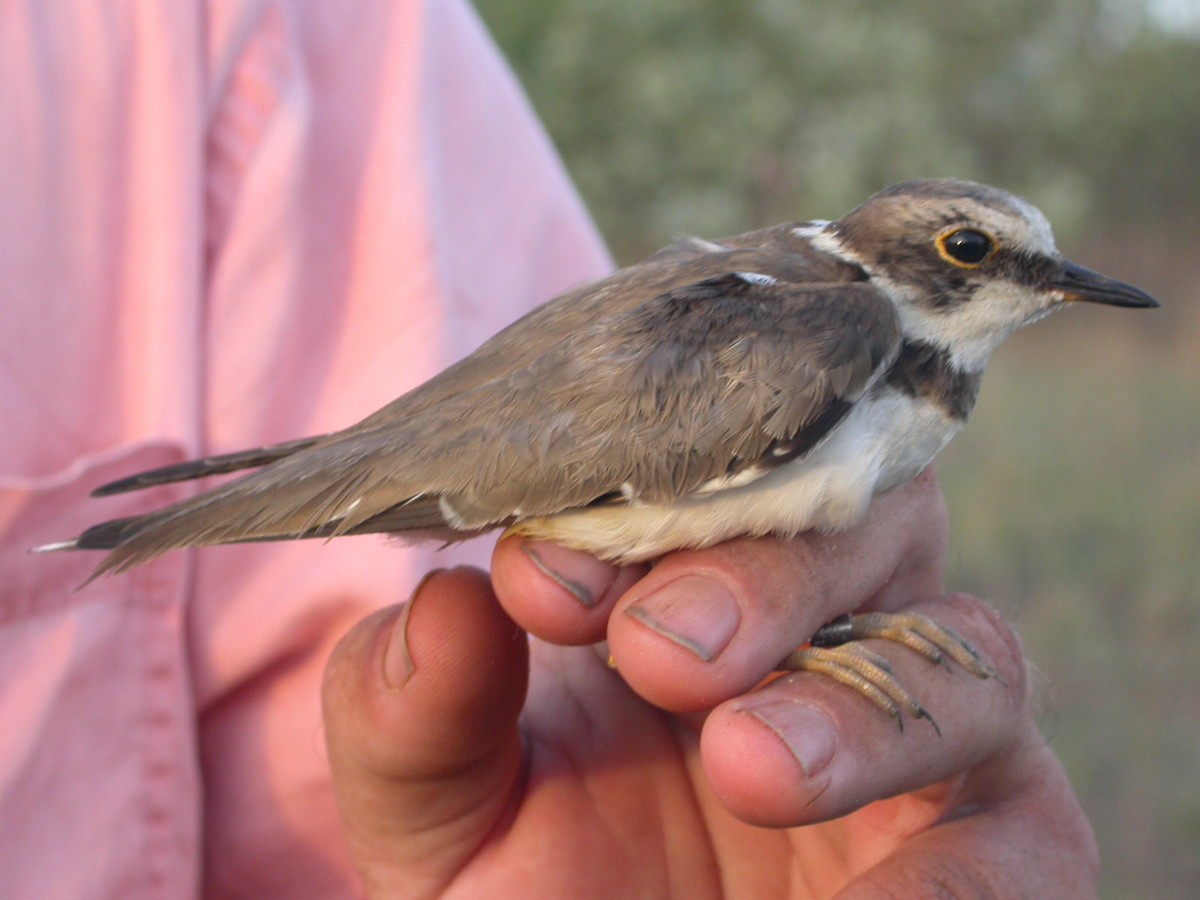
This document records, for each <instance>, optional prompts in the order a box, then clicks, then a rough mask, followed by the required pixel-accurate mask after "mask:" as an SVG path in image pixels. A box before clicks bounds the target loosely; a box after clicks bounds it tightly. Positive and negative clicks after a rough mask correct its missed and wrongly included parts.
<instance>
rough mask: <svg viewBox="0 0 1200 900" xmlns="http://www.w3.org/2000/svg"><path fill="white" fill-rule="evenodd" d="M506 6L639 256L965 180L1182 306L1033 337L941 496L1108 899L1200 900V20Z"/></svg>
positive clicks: (937, 7)
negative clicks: (1026, 664)
mask: <svg viewBox="0 0 1200 900" xmlns="http://www.w3.org/2000/svg"><path fill="white" fill-rule="evenodd" d="M478 3H479V7H480V10H481V12H482V13H483V15H484V18H485V20H486V21H487V22H488V24H489V26H490V27H491V29H492V30H493V33H494V34H495V36H496V37H497V39H498V41H499V43H500V44H501V46H502V47H503V49H504V50H505V52H506V54H507V55H508V57H509V58H510V60H511V61H512V62H513V64H514V66H515V68H516V70H517V72H518V74H519V76H520V77H521V79H522V81H523V83H524V85H525V87H526V89H527V91H528V92H529V94H530V97H531V98H532V100H533V103H534V105H535V107H536V108H537V110H538V112H539V113H540V114H541V116H542V118H543V121H544V122H545V123H546V125H547V127H548V129H549V130H550V132H551V134H552V136H553V137H554V139H555V141H556V143H557V144H558V146H559V149H560V151H561V152H562V154H563V156H564V159H565V160H566V162H567V166H568V168H569V169H570V171H571V173H572V175H573V176H574V177H575V179H576V183H577V184H578V185H579V187H580V190H581V192H582V193H583V195H584V198H585V200H586V201H587V202H588V204H589V206H590V208H591V209H592V211H593V213H594V215H595V216H596V218H597V221H598V222H599V224H600V226H601V229H602V230H603V232H604V233H605V235H606V236H607V238H608V240H609V242H610V246H611V247H612V248H613V251H614V253H615V254H616V255H617V257H618V259H619V260H621V261H622V262H629V261H632V260H633V259H635V258H637V257H639V256H641V255H643V254H645V253H647V252H649V251H651V250H653V249H655V248H656V247H658V246H661V245H662V244H664V243H666V242H667V241H668V240H670V239H672V238H674V237H676V236H678V235H680V234H700V235H704V236H709V237H712V236H719V235H722V234H732V233H736V232H739V231H744V230H747V229H750V228H755V227H759V226H762V225H766V224H770V223H773V222H777V221H785V220H790V219H807V218H818V217H820V218H834V217H836V216H838V215H840V214H841V213H842V212H844V211H846V210H847V209H849V208H850V207H851V206H853V205H855V204H856V203H858V202H860V201H861V200H862V199H864V198H865V197H866V196H867V195H868V194H869V193H871V192H872V191H874V190H877V189H879V188H880V187H883V186H885V185H887V184H890V183H893V182H896V181H900V180H903V179H906V178H913V177H918V176H924V175H952V176H957V177H963V178H970V179H974V180H978V181H984V182H989V183H993V184H998V185H1001V186H1003V187H1006V188H1008V189H1010V190H1013V191H1016V192H1018V193H1020V194H1023V195H1024V196H1026V197H1028V198H1029V199H1030V200H1031V201H1032V202H1034V203H1035V204H1037V205H1038V206H1039V207H1041V208H1042V209H1043V210H1044V211H1045V212H1046V213H1047V215H1048V216H1049V217H1050V219H1051V221H1052V222H1054V224H1055V230H1056V234H1057V235H1058V237H1059V243H1060V245H1061V246H1063V247H1064V248H1066V249H1067V251H1068V253H1069V255H1071V256H1072V257H1075V258H1077V259H1078V260H1079V261H1080V262H1083V263H1085V264H1089V265H1093V266H1095V267H1097V268H1101V269H1103V270H1104V271H1106V272H1108V273H1109V274H1112V275H1117V276H1119V277H1123V278H1129V279H1131V280H1134V281H1135V282H1137V283H1139V284H1140V285H1141V286H1143V287H1145V288H1147V289H1148V290H1150V291H1151V292H1152V293H1155V294H1156V295H1157V296H1159V297H1160V299H1162V300H1163V302H1164V309H1163V310H1161V311H1159V312H1156V313H1153V314H1149V313H1147V314H1130V313H1127V312H1123V311H1119V310H1108V309H1094V308H1093V309H1073V310H1070V311H1068V312H1067V313H1063V314H1060V315H1059V316H1057V317H1055V318H1054V319H1053V320H1051V321H1050V322H1047V323H1045V324H1043V325H1038V326H1037V327H1036V328H1034V329H1031V330H1030V331H1029V332H1027V333H1024V334H1022V335H1020V336H1019V337H1017V338H1015V339H1014V340H1013V341H1012V342H1011V346H1009V347H1006V348H1004V350H1002V351H1001V353H1000V354H998V357H997V359H996V361H995V362H994V363H993V365H992V368H991V369H990V371H989V373H988V378H987V379H986V380H985V383H984V388H983V394H982V397H981V400H980V404H979V407H978V409H977V410H976V412H975V415H974V416H973V418H972V421H971V423H970V425H969V426H968V427H967V428H966V430H965V431H964V433H963V435H962V436H960V437H959V438H958V439H957V440H956V442H955V444H954V445H952V446H951V448H950V449H949V450H948V451H947V452H946V453H945V454H944V455H943V458H942V459H943V461H942V464H941V474H942V481H943V484H944V486H945V490H946V494H947V500H948V502H949V504H950V507H951V515H952V521H953V546H952V549H951V561H952V562H951V568H950V572H949V579H950V586H951V587H953V588H955V589H964V590H970V591H973V592H976V593H979V594H981V595H983V596H987V597H989V598H991V599H992V600H993V601H995V602H996V603H997V604H998V605H1000V607H1001V608H1002V609H1004V610H1005V611H1006V612H1008V613H1009V614H1010V615H1011V616H1012V617H1013V618H1014V619H1015V620H1016V621H1017V623H1018V626H1019V628H1020V630H1021V632H1022V634H1023V636H1024V638H1025V641H1026V643H1027V646H1028V649H1029V652H1030V656H1031V658H1032V659H1033V660H1034V661H1035V662H1036V664H1037V665H1038V666H1039V667H1040V668H1041V669H1042V670H1043V671H1044V672H1045V674H1046V681H1047V689H1046V706H1047V712H1046V714H1045V723H1044V724H1045V730H1046V732H1047V735H1048V737H1049V738H1050V740H1051V741H1052V744H1053V746H1054V748H1055V749H1056V751H1057V752H1058V753H1059V755H1060V757H1061V758H1062V759H1063V761H1064V763H1065V764H1066V766H1067V768H1068V770H1069V772H1070V774H1071V777H1072V780H1073V782H1074V784H1075V785H1076V788H1077V789H1078V791H1079V793H1080V796H1081V799H1082V801H1083V803H1084V805H1085V807H1086V808H1087V810H1088V812H1089V814H1090V816H1091V819H1092V822H1093V824H1094V825H1095V827H1096V830H1097V833H1098V837H1099V839H1100V843H1101V848H1102V852H1103V855H1104V873H1103V890H1104V893H1105V895H1106V896H1112V897H1131V898H1140V897H1148V896H1154V897H1159V896H1163V897H1166V896H1172V897H1174V896H1178V897H1184V896H1200V853H1197V850H1196V847H1197V846H1200V699H1198V697H1200V655H1198V654H1196V653H1195V652H1194V650H1193V645H1194V643H1195V641H1196V640H1197V639H1200V603H1198V602H1197V601H1198V600H1200V392H1198V390H1197V387H1198V380H1200V379H1198V376H1200V362H1198V361H1197V359H1198V357H1197V354H1196V352H1195V347H1196V344H1197V342H1198V341H1200V254H1197V253H1196V251H1195V248H1194V246H1193V244H1194V236H1195V235H1196V234H1197V233H1200V2H1197V0H1010V2H1008V3H1002V4H1001V3H990V4H983V3H981V4H964V3H962V2H961V0H958V2H949V0H910V2H907V3H894V2H884V0H844V2H840V3H821V2H817V0H744V2H738V3H730V2H728V0H694V2H692V3H688V4H681V3H672V2H667V0H640V2H632V0H607V2H603V3H590V2H585V0H478Z"/></svg>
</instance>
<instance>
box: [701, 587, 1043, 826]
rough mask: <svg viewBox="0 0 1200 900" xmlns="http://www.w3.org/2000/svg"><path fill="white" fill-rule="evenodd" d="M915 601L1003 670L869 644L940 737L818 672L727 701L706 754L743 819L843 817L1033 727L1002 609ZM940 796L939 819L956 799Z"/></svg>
mask: <svg viewBox="0 0 1200 900" xmlns="http://www.w3.org/2000/svg"><path fill="white" fill-rule="evenodd" d="M913 609H914V611H916V612H919V613H922V614H924V615H928V616H930V617H932V618H933V619H935V620H936V621H938V622H940V623H943V624H945V625H947V626H948V627H950V628H953V629H954V630H955V631H956V632H958V633H959V634H961V635H963V636H964V637H965V638H966V639H967V640H968V641H970V642H971V643H972V644H973V645H974V646H976V647H977V648H979V650H980V651H981V653H982V654H983V655H984V656H985V657H986V658H987V659H988V661H989V662H990V663H991V664H992V665H993V666H994V667H995V668H996V669H997V670H999V672H1000V675H1001V678H998V679H988V680H982V679H979V678H975V677H972V676H970V675H968V674H967V673H966V672H964V671H962V670H961V669H958V670H956V669H954V668H953V667H942V666H937V665H934V664H933V663H931V662H930V661H929V660H927V659H925V658H924V657H922V656H920V655H919V654H916V653H913V652H912V651H911V650H909V649H908V648H906V647H902V646H900V645H897V644H891V643H889V642H887V641H868V642H865V643H867V644H868V645H869V646H870V648H871V650H872V651H874V652H876V653H878V654H879V655H880V656H882V657H884V658H885V659H887V661H888V662H889V664H890V665H891V668H892V669H893V671H894V673H895V675H896V677H897V678H898V679H899V680H900V681H901V682H902V683H903V684H904V685H906V686H907V687H908V688H909V689H910V690H912V691H913V692H914V693H915V694H916V695H917V697H918V699H919V701H920V703H921V705H922V706H923V707H924V708H925V709H926V710H928V712H929V714H930V715H931V716H933V717H934V718H935V719H936V721H937V723H938V724H939V726H940V733H939V732H938V731H937V730H935V729H934V728H933V727H932V726H931V725H930V724H929V723H928V722H924V721H921V720H917V719H909V720H908V724H907V725H906V727H905V728H904V729H903V730H901V729H900V728H898V727H897V724H896V722H895V720H893V719H892V718H891V717H889V716H887V715H883V714H882V713H881V712H880V711H879V709H878V708H877V707H875V706H874V705H873V704H872V703H871V702H870V701H868V700H867V699H866V698H865V697H863V696H862V695H861V694H860V693H858V692H857V691H854V690H851V689H848V688H846V687H844V686H842V685H840V684H837V683H836V682H834V681H832V680H831V679H829V678H826V677H823V676H820V675H814V674H812V673H807V672H804V673H797V674H793V675H787V676H784V677H781V678H779V679H777V680H775V681H773V682H771V683H770V684H769V685H767V686H766V687H764V688H762V689H760V690H757V691H754V692H753V693H751V694H748V695H746V696H743V697H739V698H737V699H736V700H733V701H730V702H728V703H725V704H723V705H722V706H720V707H718V708H717V709H716V710H714V712H713V713H712V714H711V715H710V716H709V717H708V719H707V721H706V722H705V725H704V731H703V733H702V735H701V753H702V757H703V760H704V767H705V771H706V772H707V774H708V777H709V781H710V783H711V785H712V788H713V791H714V793H715V794H716V796H717V797H718V798H719V799H720V800H721V802H722V803H723V804H724V805H725V806H726V807H727V808H728V809H729V810H730V811H731V812H733V813H734V815H736V816H737V817H739V818H741V819H744V820H746V821H748V822H751V823H753V824H758V825H769V826H773V827H779V826H791V825H803V824H810V823H813V822H818V821H824V820H827V819H832V818H836V817H838V816H843V815H845V814H847V813H849V812H852V811H853V810H856V809H858V808H860V807H862V806H864V805H865V804H867V803H870V802H872V801H874V800H877V799H878V798H880V797H893V796H896V795H898V794H904V793H907V792H910V791H915V790H917V789H919V788H924V787H926V786H927V785H930V784H934V783H936V782H941V781H943V780H946V779H950V778H951V777H952V776H954V775H955V774H956V773H959V772H963V771H966V770H968V769H970V768H972V767H974V766H977V765H979V764H980V763H981V762H983V761H984V760H986V759H988V758H990V757H992V756H994V755H996V754H997V753H999V752H1001V750H1002V749H1003V748H1005V747H1006V746H1011V745H1012V744H1013V743H1014V741H1015V740H1016V739H1017V738H1018V737H1020V736H1021V735H1023V733H1024V732H1023V729H1025V728H1032V725H1031V724H1030V717H1029V715H1028V711H1027V705H1028V697H1027V692H1026V678H1025V669H1024V661H1023V657H1022V655H1021V648H1020V644H1019V642H1018V640H1017V638H1016V635H1015V634H1014V633H1013V631H1012V629H1011V628H1010V627H1009V626H1008V625H1007V624H1006V623H1005V622H1004V621H1003V620H1002V619H1001V618H1000V616H999V615H998V614H997V613H996V612H995V611H994V610H993V609H992V608H991V607H989V606H988V605H987V604H986V603H984V602H983V601H981V600H978V599H976V598H973V597H968V596H966V595H952V596H948V597H943V598H940V599H938V600H934V601H929V602H926V603H922V604H918V605H916V606H914V607H913ZM747 760H753V761H754V764H753V765H747ZM930 800H931V803H930V804H929V805H928V806H926V807H925V812H926V814H927V815H928V816H930V817H931V819H930V821H932V818H936V817H937V816H938V815H940V812H941V807H940V806H939V804H940V803H941V802H942V801H943V800H944V798H943V797H933V798H930ZM922 824H928V822H925V823H922Z"/></svg>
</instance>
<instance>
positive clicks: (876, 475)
mask: <svg viewBox="0 0 1200 900" xmlns="http://www.w3.org/2000/svg"><path fill="white" fill-rule="evenodd" d="M961 426H962V422H961V421H959V420H955V419H950V418H948V417H947V416H946V415H945V414H944V413H943V412H942V411H941V410H940V409H938V408H937V407H936V406H934V405H933V404H931V403H928V402H926V401H923V400H914V399H913V398H911V397H908V396H906V395H903V394H900V393H898V392H895V391H886V392H883V393H882V394H881V396H878V397H874V398H871V399H869V400H868V399H864V400H862V401H860V402H859V403H858V404H856V405H855V407H854V409H852V410H851V411H850V413H849V414H848V415H847V416H846V418H845V419H844V420H843V421H842V422H841V423H840V424H839V425H838V426H837V428H835V429H834V430H833V431H832V432H831V433H830V434H829V436H828V437H827V438H826V439H825V440H824V441H822V442H821V443H820V444H819V445H817V447H816V448H815V449H814V450H813V451H812V452H810V453H809V454H808V455H807V456H804V457H801V458H800V459H797V460H794V461H792V462H790V463H787V464H785V465H783V466H780V467H779V468H778V469H775V470H774V471H772V472H770V473H769V474H767V475H764V476H762V477H761V478H758V479H757V480H755V481H752V482H750V483H748V484H743V485H740V486H736V487H731V488H726V489H723V490H719V491H715V492H713V493H709V494H703V495H694V496H689V497H683V498H680V499H679V500H676V501H675V502H673V503H670V504H659V505H640V504H636V503H635V504H629V505H612V506H597V507H589V508H587V509H580V510H573V511H571V512H567V513H560V514H558V515H555V516H547V517H544V518H536V519H528V520H525V521H522V522H518V523H517V524H516V525H515V526H514V527H513V529H512V530H513V531H515V532H517V533H520V534H525V535H529V536H531V537H535V538H545V539H548V540H555V541H558V542H560V543H563V544H566V545H568V546H571V547H575V548H577V549H580V550H586V551H588V552H590V553H594V554H595V555H597V556H600V557H602V558H605V559H611V560H615V561H620V562H636V561H640V560H645V559H651V558H653V557H656V556H661V555H662V554H663V553H666V552H668V551H670V550H677V549H681V548H685V547H691V548H699V547H707V546H710V545H712V544H716V543H718V542H720V541H723V540H727V539H729V538H732V537H738V536H743V535H748V536H759V535H764V534H779V535H784V536H790V535H794V534H796V533H798V532H800V531H803V530H805V529H808V528H822V529H831V530H836V529H841V528H847V527H849V526H850V525H853V524H854V523H855V522H857V521H858V520H859V519H860V518H861V517H862V515H863V514H864V513H865V512H866V509H867V506H868V505H869V504H870V502H871V498H872V497H873V496H874V495H875V494H876V493H878V492H880V491H885V490H888V489H889V488H893V487H896V486H898V485H901V484H903V483H904V482H906V481H908V480H909V479H910V478H912V477H913V476H914V475H917V474H918V473H919V472H921V470H922V469H924V468H925V467H926V466H927V465H929V463H930V462H931V461H932V460H933V458H934V457H935V456H936V455H937V453H938V451H940V450H941V449H942V447H944V446H945V445H946V443H947V442H948V441H949V440H950V438H952V437H953V436H954V434H955V433H956V432H957V431H958V429H959V428H960V427H961Z"/></svg>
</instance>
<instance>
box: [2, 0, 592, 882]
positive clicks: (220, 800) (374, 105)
mask: <svg viewBox="0 0 1200 900" xmlns="http://www.w3.org/2000/svg"><path fill="white" fill-rule="evenodd" d="M118 8H119V9H120V12H116V11H114V10H116V9H118ZM0 123H2V124H0V896H2V897H4V898H22V897H30V898H39V900H44V898H53V897H89V898H91V897H121V898H130V897H185V896H190V895H194V894H201V893H202V894H206V895H211V896H220V897H236V896H245V897H256V898H261V897H271V898H277V897H290V896H298V897H331V896H339V895H347V894H353V893H355V891H356V887H355V882H354V879H353V876H352V875H351V874H350V866H349V862H348V859H347V856H346V852H345V849H344V848H343V846H342V843H341V840H340V836H339V827H338V823H337V819H336V814H335V811H334V807H333V800H332V796H331V793H330V788H329V782H328V776H327V773H326V761H325V759H324V746H323V740H322V735H321V725H320V711H319V705H318V704H319V698H318V693H319V680H320V675H321V670H322V667H323V664H324V660H325V658H326V655H327V653H328V651H329V649H330V647H331V646H332V644H333V643H334V642H335V641H336V640H337V639H338V638H339V637H340V635H341V634H342V633H344V632H345V630H346V629H347V628H348V627H349V626H350V625H351V624H352V623H353V622H354V621H356V620H357V619H358V618H360V617H361V616H363V615H364V614H366V613H367V612H368V611H370V610H372V609H374V608H377V607H379V606H381V605H383V604H387V603H393V602H396V601H398V600H401V599H403V598H404V597H405V596H406V594H407V592H408V590H409V589H410V588H411V586H412V585H413V583H414V582H415V579H416V576H417V575H418V574H419V573H420V572H421V571H423V570H424V569H425V568H426V567H427V566H429V565H430V564H431V563H432V562H434V556H433V554H432V552H411V551H407V550H403V549H400V548H399V547H397V546H394V545H388V544H387V542H386V541H384V540H382V539H378V538H375V537H366V538H352V539H343V540H338V541H335V542H333V543H330V544H323V543H320V542H307V543H302V544H289V545H283V546H253V547H230V548H216V549H210V550H203V551H200V552H192V553H174V554H171V555H169V556H167V557H165V558H163V559H161V560H158V561H156V562H154V563H152V564H151V565H148V566H146V567H144V568H142V569H139V570H136V571H134V572H132V573H130V574H127V575H122V576H116V577H109V578H103V579H101V580H99V581H97V582H95V583H93V584H91V585H89V586H88V587H86V588H84V589H83V590H79V591H76V590H75V588H76V587H77V586H78V585H79V584H80V583H81V582H83V580H84V579H85V578H86V576H87V575H88V573H89V572H90V570H91V568H92V566H93V565H94V564H95V563H96V562H97V559H98V557H97V556H96V555H94V554H87V553H79V554H57V555H51V556H44V555H43V556H33V555H30V554H29V553H28V552H27V550H28V548H30V547H32V546H34V545H37V544H41V543H44V542H48V541H53V540H58V539H62V538H65V537H70V536H72V535H74V534H76V533H77V532H78V531H79V530H80V529H81V528H82V527H84V526H87V525H89V524H92V523H94V522H96V521H98V520H100V519H103V518H110V517H114V516H121V515H127V514H130V513H133V512H138V511H142V510H145V509H148V508H150V507H153V506H156V505H159V504H161V503H164V502H167V501H169V500H171V499H173V498H176V497H179V496H182V495H183V494H184V493H185V492H187V491H190V490H193V488H192V487H191V486H186V485H181V486H171V487H168V488H161V489H156V490H154V491H150V492H147V493H145V494H133V495H127V496H123V497H114V498H109V499H105V500H90V499H88V498H87V493H88V491H89V490H90V489H91V488H92V487H94V486H96V485H98V484H100V483H102V482H104V481H106V480H109V479H112V478H115V477H118V476H121V475H126V474H129V473H132V472H134V471H137V470H139V469H142V468H145V467H149V466H153V465H159V464H163V463H168V462H171V461H174V460H178V459H182V458H184V457H190V456H195V455H198V454H203V453H216V452H223V451H229V450H234V449H239V448H243V447H247V446H254V445H258V444H262V443H268V442H272V441H279V440H284V439H288V438H292V437H298V436H302V435H307V434H314V433H322V432H326V431H329V430H332V429H334V428H338V427H341V426H345V425H348V424H350V423H352V422H354V421H355V420H357V419H358V418H360V417H362V416H364V415H366V414H367V413H369V412H371V411H373V410H374V409H375V408H377V407H379V406H381V405H383V404H384V403H385V402H387V401H388V400H390V399H392V398H393V397H394V396H396V395H397V394H399V393H401V392H402V391H403V390H405V389H406V388H408V387H410V386H412V385H413V384H415V383H417V382H419V381H420V380H422V379H424V378H426V377H428V376H429V375H431V374H433V373H434V372H435V371H437V370H438V369H440V368H441V367H443V366H444V365H445V364H446V363H448V362H449V361H451V360H452V359H454V358H456V357H458V356H461V355H463V354H464V353H466V352H468V351H469V350H471V349H472V348H473V347H475V346H476V345H477V344H478V343H479V342H481V341H482V340H483V339H484V338H486V337H487V336H488V335H490V334H491V333H492V332H494V331H495V330H497V329H498V328H499V327H501V326H502V325H503V324H505V323H507V322H508V321H510V320H512V319H513V318H514V317H515V316H516V315H517V314H518V313H520V312H521V311H523V310H524V309H526V308H528V307H530V306H532V305H533V304H534V303H536V302H540V301H541V300H544V299H546V298H548V297H550V296H552V295H553V294H555V293H557V292H559V291H560V290H562V289H564V288H566V287H568V286H570V285H572V284H574V283H578V282H579V281H581V280H584V279H586V278H590V277H594V276H596V275H598V274H600V273H602V272H603V271H605V270H606V269H607V268H608V265H609V263H608V259H607V257H606V255H605V252H604V250H603V248H602V246H601V244H600V242H599V240H598V239H597V237H596V235H595V233H594V231H593V230H592V227H591V226H590V224H589V222H588V220H587V217H586V215H585V213H584V211H583V209H582V207H581V205H580V203H579V201H578V199H577V198H576V196H575V194H574V193H573V191H572V189H571V187H570V185H569V182H568V180H567V178H566V176H565V175H564V173H563V171H562V168H561V166H560V164H559V162H558V160H557V159H556V157H555V155H554V153H553V151H552V149H551V147H550V146H549V144H548V142H547V140H546V138H545V136H544V135H543V133H542V132H541V130H540V129H539V127H538V125H537V123H536V121H535V118H534V116H533V114H532V113H531V111H530V109H529V107H528V106H527V104H526V102H525V100H524V99H523V98H522V96H521V93H520V91H519V88H518V87H517V85H516V84H515V82H514V80H513V78H512V76H511V74H510V73H509V72H508V70H507V69H506V68H505V66H504V64H503V62H502V60H501V59H500V58H499V56H498V55H497V52H496V50H495V48H494V47H493V46H492V45H491V44H490V43H489V41H488V39H487V37H486V35H485V34H484V32H483V30H482V28H481V26H480V24H479V23H478V21H477V20H476V19H475V17H474V14H473V13H472V12H471V11H470V10H469V9H468V8H467V7H466V5H465V3H463V2H461V0H442V2H435V0H427V2H418V0H405V2H395V3H392V2H388V3H379V2H360V3H352V2H348V0H347V2H338V3H317V2H308V3H300V2H296V3H291V2H284V0H276V2H272V0H208V2H199V0H195V2H186V0H158V2H145V3H138V4H109V3H72V4H67V3H46V2H44V0H9V2H6V3H5V4H4V13H3V15H0Z"/></svg>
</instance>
